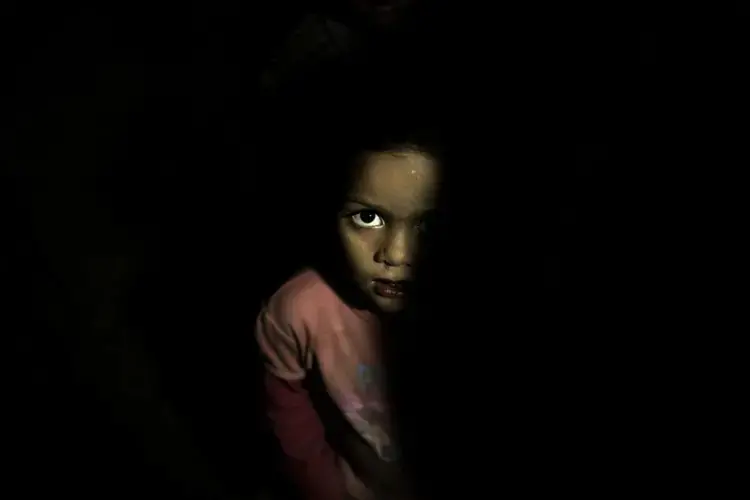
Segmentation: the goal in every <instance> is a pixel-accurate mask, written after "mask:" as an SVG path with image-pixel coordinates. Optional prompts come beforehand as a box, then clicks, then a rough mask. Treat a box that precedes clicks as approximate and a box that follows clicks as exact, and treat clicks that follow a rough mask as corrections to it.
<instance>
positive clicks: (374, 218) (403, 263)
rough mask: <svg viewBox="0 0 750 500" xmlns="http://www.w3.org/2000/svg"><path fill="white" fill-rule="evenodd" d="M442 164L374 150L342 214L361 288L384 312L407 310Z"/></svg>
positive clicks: (414, 153)
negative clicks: (415, 266)
mask: <svg viewBox="0 0 750 500" xmlns="http://www.w3.org/2000/svg"><path fill="white" fill-rule="evenodd" d="M438 177H439V172H438V167H437V164H436V162H435V160H433V159H432V158H431V157H430V156H429V155H426V154H423V153H420V152H418V151H410V150H404V151H392V152H377V153H371V154H369V155H368V157H367V158H366V161H364V162H363V164H362V166H361V167H360V168H359V169H358V171H357V175H355V177H354V181H353V183H352V186H351V189H350V190H349V192H348V194H347V198H346V202H345V204H344V206H343V208H342V210H341V211H340V212H339V218H338V232H339V236H340V238H341V243H342V245H343V248H344V253H345V255H346V258H347V261H348V264H349V267H350V269H351V270H352V272H353V275H354V280H355V282H356V285H357V287H358V288H359V289H360V290H361V291H362V292H364V294H365V295H366V296H367V297H368V298H369V299H370V301H371V302H372V303H374V304H375V305H376V306H377V308H378V309H380V310H381V311H382V312H385V313H393V312H398V311H400V310H401V309H403V307H404V305H405V300H406V299H407V297H408V292H409V289H410V283H411V282H412V280H413V279H414V274H413V272H414V264H415V259H416V257H417V251H418V244H419V241H420V235H421V233H422V232H423V231H424V229H425V224H426V220H427V218H428V217H429V216H430V213H431V212H432V211H433V210H434V204H435V198H436V194H437V187H438V181H439V179H438Z"/></svg>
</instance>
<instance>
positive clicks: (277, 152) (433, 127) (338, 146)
mask: <svg viewBox="0 0 750 500" xmlns="http://www.w3.org/2000/svg"><path fill="white" fill-rule="evenodd" d="M394 57H395V56H394ZM394 57H391V58H386V57H384V56H383V55H381V56H380V57H378V58H361V59H358V60H356V61H338V62H337V63H336V64H335V65H330V66H328V67H325V68H319V74H318V75H317V76H316V77H314V78H313V77H311V78H309V79H307V80H306V81H305V82H303V83H304V84H303V85H300V86H298V87H294V88H290V89H285V91H284V92H283V93H280V94H279V95H277V96H275V98H274V100H273V101H271V102H269V103H268V108H267V114H266V119H265V120H264V122H265V126H264V131H265V138H264V140H263V141H262V143H263V146H264V148H265V149H266V150H267V151H269V152H270V153H271V154H270V155H268V160H269V163H270V166H271V170H272V171H271V175H270V177H271V178H272V179H274V180H273V181H272V182H273V183H278V184H277V185H278V186H279V187H280V188H281V189H283V196H284V197H285V198H287V199H293V200H295V202H294V203H295V205H297V206H300V207H304V210H305V213H306V218H307V219H308V220H313V219H314V221H315V222H314V223H313V224H310V225H309V226H310V227H304V228H296V229H295V231H296V232H300V231H301V232H305V231H307V232H309V234H307V233H305V234H300V238H299V240H300V241H305V242H309V241H314V243H313V246H314V247H315V248H314V252H312V253H315V254H317V256H316V260H317V259H318V258H319V257H320V256H321V255H323V256H325V255H330V256H333V254H334V252H333V250H332V248H330V247H328V245H319V243H320V242H321V240H324V239H325V238H321V237H320V236H321V235H320V233H319V231H320V229H321V225H322V226H325V227H326V228H327V229H331V230H333V228H332V227H330V226H329V223H330V224H333V223H335V217H334V215H335V213H336V211H337V210H339V209H340V208H341V203H342V201H343V196H344V195H345V194H346V192H347V191H348V188H349V187H350V182H351V180H352V174H353V173H354V172H356V168H357V167H358V166H360V164H361V161H362V159H363V158H364V157H365V155H366V154H367V153H369V152H382V151H389V150H404V149H412V150H417V151H420V152H423V153H425V154H428V155H430V156H431V157H433V158H435V159H436V160H438V161H439V162H440V163H441V164H444V161H443V160H444V144H445V141H444V137H443V134H442V129H443V126H442V125H443V123H442V116H441V115H442V113H441V111H442V106H441V103H440V101H438V100H435V98H438V99H439V98H440V97H441V96H439V94H438V95H436V93H433V89H432V88H431V87H430V85H429V83H428V82H429V81H430V77H429V72H426V71H423V68H420V67H419V66H417V65H412V64H410V63H409V62H408V61H397V60H396V59H394ZM331 240H332V243H333V242H335V238H331ZM311 255H312V254H311Z"/></svg>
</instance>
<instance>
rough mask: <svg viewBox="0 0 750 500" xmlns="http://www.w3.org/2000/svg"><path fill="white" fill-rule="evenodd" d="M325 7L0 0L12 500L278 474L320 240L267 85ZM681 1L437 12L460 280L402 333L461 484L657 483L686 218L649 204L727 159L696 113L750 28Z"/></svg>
mask: <svg viewBox="0 0 750 500" xmlns="http://www.w3.org/2000/svg"><path fill="white" fill-rule="evenodd" d="M446 5H447V4H446ZM313 8H315V6H314V5H313V6H310V5H307V4H305V5H298V4H295V3H294V2H268V3H267V5H266V4H265V3H263V2H233V1H214V2H191V3H185V2H181V3H177V2H151V3H148V4H146V3H138V2H135V3H133V2H129V3H124V2H109V3H108V4H107V6H106V7H105V6H97V7H86V6H83V5H77V6H76V5H73V4H70V3H68V4H67V5H65V6H62V5H60V6H47V5H44V6H42V5H41V4H39V5H35V4H33V3H29V2H26V3H20V2H19V3H15V4H11V6H10V8H9V9H8V10H6V12H5V13H4V14H3V17H2V22H3V33H5V34H7V38H8V41H7V42H6V43H5V46H4V49H5V50H4V53H6V54H7V59H6V60H5V61H4V63H3V64H4V66H5V67H6V69H7V70H9V71H8V72H7V75H8V76H7V80H9V81H10V82H11V83H12V84H13V85H14V87H15V92H14V93H12V94H10V95H8V96H7V97H8V98H7V103H6V104H5V106H4V111H3V115H4V116H3V121H5V120H7V127H5V132H3V139H4V141H3V142H6V140H7V146H4V147H3V157H4V158H6V157H7V161H6V160H5V159H4V160H3V171H2V180H1V184H0V199H2V204H3V213H4V214H5V215H6V217H3V226H4V233H5V235H6V238H4V241H5V243H4V246H3V251H2V258H3V260H2V269H1V271H2V273H3V278H2V284H3V285H4V288H6V293H7V294H6V299H5V300H4V303H5V304H6V307H5V308H4V313H3V324H2V326H1V328H2V331H3V333H4V338H5V339H6V343H7V344H8V346H9V347H10V348H9V349H4V352H5V353H6V355H7V356H8V358H9V359H8V363H5V364H6V366H8V367H9V368H10V370H9V374H8V376H7V377H6V381H7V382H8V384H7V385H8V389H7V390H6V393H5V398H4V403H3V407H4V409H5V413H6V415H7V416H9V417H10V419H9V421H8V423H6V424H5V436H4V438H3V439H4V441H3V442H4V445H3V448H4V451H6V453H7V454H8V455H9V458H10V461H9V462H8V463H10V464H11V466H10V469H7V466H6V470H9V471H10V472H11V474H10V476H11V477H10V482H9V483H8V485H7V487H8V488H9V489H10V490H12V491H16V492H18V493H15V494H13V495H12V497H14V498H26V497H29V498H31V497H39V496H42V495H44V494H48V493H49V492H54V493H55V494H69V495H73V496H77V497H79V498H81V497H92V498H93V497H102V496H103V497H106V498H131V497H134V496H143V495H148V496H151V495H153V496H161V497H170V498H178V497H181V498H227V497H243V498H244V497H253V496H254V495H256V494H257V493H258V492H259V491H260V490H262V489H267V488H268V485H269V483H271V482H273V478H274V475H273V474H272V470H271V467H270V465H269V461H268V460H267V457H268V452H267V449H268V448H267V447H268V446H269V441H268V439H267V437H266V436H265V434H264V433H263V432H262V426H261V424H260V420H259V416H258V413H257V411H256V409H257V404H256V403H257V398H258V390H257V385H256V384H257V369H258V365H257V362H256V360H255V357H254V356H255V353H254V347H253V342H252V324H253V320H254V317H255V314H256V312H257V309H258V307H259V304H260V301H261V300H262V298H263V297H264V296H266V295H267V294H268V293H269V292H270V291H272V290H273V289H274V287H275V286H277V285H278V283H280V282H281V281H282V280H283V279H284V278H285V277H286V276H287V275H288V274H289V273H290V272H292V271H293V270H294V269H295V268H296V267H297V266H298V265H299V263H300V262H302V260H301V259H302V258H303V255H299V256H293V257H287V254H286V253H285V252H282V251H281V250H280V249H281V248H283V249H285V250H288V249H289V248H290V247H292V248H293V247H294V245H295V244H296V243H295V242H296V240H295V237H294V234H290V233H289V232H288V231H286V230H284V229H281V228H282V227H283V226H281V224H283V223H284V221H285V220H286V219H285V217H286V216H287V214H289V213H291V214H292V216H294V213H295V210H297V207H294V206H293V203H292V202H289V201H288V200H287V197H286V196H284V191H285V188H286V187H287V186H285V185H283V184H282V183H280V182H278V179H279V174H278V172H276V173H274V172H269V171H268V170H267V167H264V165H265V163H264V159H265V157H264V154H263V152H262V148H261V147H260V146H261V144H259V142H260V140H259V137H262V134H260V133H259V130H262V127H263V115H262V110H263V106H262V104H263V94H262V93H261V92H260V90H259V85H258V81H259V79H260V74H261V71H262V69H263V68H264V64H266V62H267V61H268V59H269V57H270V55H271V54H273V53H274V50H275V48H276V47H278V46H279V45H280V44H282V41H283V40H284V38H285V37H286V36H287V35H288V33H289V32H290V31H291V30H292V29H293V27H294V26H295V24H296V23H297V22H298V20H299V19H300V17H301V16H302V15H303V14H304V13H305V12H306V11H309V10H310V9H313ZM685 9H686V8H683V10H669V9H667V8H662V9H654V8H653V7H649V8H646V7H643V8H642V7H640V6H639V7H638V8H635V7H633V8H631V9H629V10H625V9H619V8H615V7H607V8H602V7H595V6H593V5H585V4H580V5H578V6H574V7H569V6H566V7H565V8H563V7H559V6H545V5H543V4H539V5H535V7H533V8H532V7H527V8H524V9H521V8H516V9H509V8H505V9H504V10H501V11H498V12H495V13H493V14H492V15H490V14H487V15H480V13H478V12H475V11H472V10H470V7H469V6H463V7H462V8H458V7H452V6H447V7H444V9H443V10H442V11H440V12H442V13H443V16H442V17H440V16H438V15H435V16H434V17H431V18H429V19H426V20H424V23H425V24H428V21H429V23H432V25H431V26H433V29H432V34H431V35H430V36H433V37H434V38H432V39H422V40H419V41H418V42H419V43H420V44H421V45H423V46H427V47H430V53H431V54H432V55H431V56H430V57H433V58H434V59H435V60H437V61H439V63H440V64H441V65H442V68H443V69H442V73H441V74H442V75H443V76H444V78H443V79H442V81H441V82H440V85H439V86H436V89H435V90H439V91H440V92H444V94H445V107H446V113H454V116H455V119H454V120H452V121H453V123H454V127H453V128H452V132H454V134H453V137H454V139H453V141H454V142H453V151H454V152H457V153H456V156H457V157H459V161H460V162H461V163H462V165H465V168H462V169H461V170H460V172H459V173H456V174H455V175H454V176H453V177H452V179H451V186H450V189H449V194H447V195H446V196H449V197H450V198H449V199H447V201H445V203H447V204H448V206H451V208H452V214H453V215H452V218H451V222H450V223H449V224H448V230H447V232H446V233H445V234H447V235H449V236H444V238H445V243H446V244H445V245H444V247H443V248H444V250H443V251H442V253H441V252H438V253H437V254H436V255H434V256H433V257H432V260H430V261H428V262H427V263H426V264H425V269H426V270H428V271H424V273H425V274H430V275H431V276H432V277H433V279H432V281H429V280H428V281H429V282H430V283H431V284H432V285H437V286H433V287H432V288H430V290H428V291H426V292H425V293H423V294H422V300H421V302H420V303H419V304H418V306H417V307H416V309H415V317H416V319H415V320H414V323H413V324H409V325H407V327H406V328H408V330H409V331H413V332H419V335H417V334H414V335H412V336H411V337H409V339H408V340H404V341H403V342H401V344H399V346H398V352H399V353H401V354H404V353H407V354H408V355H407V356H403V359H406V360H407V361H405V362H404V361H402V362H398V361H394V362H393V363H394V364H397V365H398V364H399V363H400V365H399V366H395V367H394V369H395V370H400V371H399V373H402V378H401V379H400V380H403V384H402V385H401V386H400V388H399V391H397V392H399V394H400V395H399V396H398V397H397V400H398V405H401V406H398V405H397V409H399V408H400V410H399V411H400V413H399V414H404V415H407V416H410V417H411V419H410V418H404V423H403V427H404V428H405V429H408V432H407V431H405V432H407V433H408V434H409V436H410V437H409V439H408V441H409V443H410V444H408V445H407V451H409V450H411V451H409V452H410V453H411V455H410V456H411V457H412V459H411V461H412V462H413V463H414V464H415V465H414V467H415V470H416V471H417V472H418V474H417V477H418V479H420V481H421V482H423V483H424V484H433V485H437V486H435V487H436V488H438V490H437V491H440V488H443V487H445V488H448V487H455V488H457V490H456V491H457V492H458V494H463V493H465V494H467V495H468V496H482V495H481V494H484V492H485V491H486V487H487V488H498V489H502V488H504V487H505V488H512V487H513V488H515V487H524V485H535V487H537V488H540V489H545V488H553V489H554V488H555V487H556V486H555V485H563V486H565V487H569V488H571V489H573V490H576V491H584V492H591V493H595V492H596V491H599V490H596V489H595V488H594V487H593V486H592V484H593V483H592V482H590V481H587V478H588V477H590V475H592V474H594V473H597V477H599V478H608V479H609V480H610V481H609V484H610V485H612V484H621V483H628V484H631V485H632V484H634V483H633V481H632V478H637V479H638V480H639V481H640V480H643V481H645V480H646V478H647V477H650V476H648V474H647V473H646V472H644V470H642V469H641V468H639V467H637V466H631V467H628V466H623V465H622V464H623V463H626V462H627V463H631V462H629V460H630V459H629V458H628V459H626V458H624V457H630V456H631V455H630V454H631V453H635V452H636V450H635V448H637V446H636V445H635V444H633V443H638V444H639V445H640V444H644V445H645V441H646V440H645V438H643V436H644V435H645V434H644V432H646V430H647V431H648V432H651V431H653V425H655V424H649V425H647V424H644V423H643V422H644V421H647V420H649V418H650V417H649V416H648V415H651V414H653V413H659V412H658V411H657V409H658V408H663V406H664V405H665V403H664V397H663V393H662V392H660V391H657V390H656V389H654V385H653V384H651V383H646V382H645V380H646V378H649V379H650V380H652V381H653V380H664V379H663V378H660V377H659V376H657V374H658V375H661V372H659V371H658V370H657V369H656V368H654V366H656V365H657V364H658V360H657V361H655V359H656V358H658V355H657V354H655V353H658V352H661V351H660V348H661V347H663V346H664V344H665V343H666V340H663V339H662V337H656V338H654V337H648V338H646V337H647V336H646V333H645V330H644V329H643V325H644V324H645V322H642V321H640V320H641V319H642V318H645V317H646V316H648V314H647V313H646V312H645V311H647V310H648V311H651V310H653V309H654V308H660V307H663V305H662V302H659V301H658V299H659V298H660V297H659V296H658V295H659V294H658V292H656V291H655V289H657V290H661V291H662V292H663V294H665V295H666V294H667V292H666V290H667V288H668V287H669V286H673V285H674V283H670V284H669V285H667V283H666V282H667V281H668V280H669V279H671V278H672V276H673V275H672V274H671V273H668V272H667V271H666V270H664V269H665V267H666V264H665V263H671V262H672V261H669V260H668V255H666V254H667V252H666V250H664V248H665V247H660V248H661V249H660V250H658V251H653V250H652V249H653V248H654V247H659V245H656V244H655V243H654V242H656V241H661V240H660V239H659V238H662V239H663V238H664V233H663V228H664V226H662V225H660V224H656V223H654V222H653V217H650V216H646V215H644V212H646V208H645V207H652V206H654V203H653V198H652V194H653V193H652V190H656V189H661V188H657V185H660V183H661V181H662V180H663V178H664V177H670V175H671V173H672V171H671V170H670V168H671V166H673V165H674V164H677V163H681V162H682V164H684V162H683V160H685V159H688V158H690V159H694V158H696V156H699V155H700V154H704V153H705V152H706V150H707V149H709V148H708V147H707V144H706V142H705V141H704V142H703V145H702V146H701V147H699V146H696V145H695V143H694V142H692V141H690V140H689V139H690V138H693V137H696V136H697V135H698V134H697V133H696V129H695V128H692V127H691V125H693V124H694V123H695V122H697V121H698V120H697V119H696V116H697V114H698V112H699V111H698V110H699V109H700V110H701V111H704V108H710V109H711V110H713V109H714V106H717V107H720V105H719V104H718V97H717V101H713V100H712V101H711V103H713V104H711V105H709V104H707V102H706V101H707V100H706V99H696V98H695V95H696V94H695V93H694V92H691V91H692V90H695V89H696V88H698V87H699V85H698V84H697V81H698V79H699V78H701V77H704V76H706V75H707V74H710V75H713V76H714V78H719V76H718V75H728V73H726V74H725V73H724V69H723V68H724V66H723V65H722V63H723V62H724V60H725V59H729V54H730V51H729V50H728V48H730V47H735V46H737V45H738V44H739V45H741V44H740V42H742V41H743V40H744V39H746V36H744V35H742V34H741V33H742V32H740V31H739V30H738V29H737V28H736V27H737V26H739V25H740V24H741V22H742V20H743V19H744V20H745V21H746V19H747V18H746V16H747V11H746V10H745V11H744V12H743V11H741V9H740V8H739V4H737V6H736V7H735V8H733V9H732V8H728V9H727V10H726V11H725V12H722V13H721V15H720V16H718V17H717V18H716V19H717V21H716V22H715V23H714V21H713V19H714V18H713V17H710V18H709V17H708V16H707V13H705V12H687V11H686V10H685ZM446 14H447V15H446ZM436 34H437V35H436ZM425 36H427V35H425ZM407 38H408V37H407ZM414 38H416V36H415V37H414ZM709 39H710V43H709V42H708V40H709ZM420 50H424V47H422V49H420ZM435 54H438V56H435ZM729 67H730V68H731V65H730V66H729ZM703 68H711V69H710V70H709V69H703ZM719 68H722V70H721V72H720V71H719ZM730 71H731V70H730ZM727 80H729V81H732V80H731V78H728V77H727ZM714 88H715V87H714V86H711V87H710V89H711V90H709V87H705V88H704V92H705V93H711V91H712V90H713V89H714ZM684 94H685V95H684ZM701 95H702V94H701ZM691 96H692V97H691ZM709 100H710V99H709ZM666 165H669V166H670V168H667V167H666ZM300 168H301V167H300ZM309 168H316V169H322V168H324V167H322V166H317V165H316V166H310V167H309ZM308 174H309V172H308ZM665 174H666V175H665ZM321 175H323V174H321ZM303 177H305V176H303ZM489 179H492V181H489ZM282 198H283V199H284V201H283V203H282V202H279V201H277V200H280V199H282ZM290 205H292V206H290ZM653 213H656V212H652V214H653ZM663 213H664V212H659V214H663ZM282 214H283V215H282ZM300 217H304V216H303V215H300ZM654 217H656V216H654ZM659 217H661V215H660V216H659ZM644 221H648V223H644ZM669 227H671V226H669ZM636 234H637V235H638V236H634V235H636ZM644 234H647V235H649V237H644ZM651 236H654V237H655V238H656V239H654V238H651ZM300 253H301V252H300ZM662 253H663V254H665V255H662ZM655 255H656V256H657V257H655ZM655 261H658V263H661V264H665V266H658V268H659V269H660V270H661V271H660V272H659V273H657V274H656V277H654V275H653V274H649V273H647V272H646V271H645V270H646V269H654V268H655V267H654V266H655V265H656V264H655ZM647 275H648V279H650V280H652V281H651V282H652V283H653V286H651V287H649V288H648V293H644V292H643V290H644V287H643V286H642V285H639V284H638V283H637V281H638V279H640V278H644V279H645V278H646V277H647ZM441 290H442V291H443V292H445V291H449V292H446V293H443V292H441ZM632 290H639V291H640V292H639V293H637V294H636V293H632ZM651 299H657V300H654V301H652V300H651ZM434 311H440V313H435V312H434ZM498 311H500V312H498ZM503 311H505V312H503ZM540 311H543V312H540ZM649 324H652V323H649ZM634 325H635V328H630V327H631V326H634ZM602 332H607V334H606V335H603V334H602ZM633 332H635V333H633ZM456 339H459V340H458V341H457V340H456ZM634 366H637V367H640V368H638V369H634ZM646 373H647V374H648V375H649V376H648V377H647V376H646V375H644V374H646ZM657 385H658V384H657ZM399 398H400V399H399ZM623 408H625V410H623ZM646 408H648V409H649V410H648V411H646ZM649 412H650V413H649ZM623 415H628V417H627V418H626V417H625V416H623ZM649 421H650V422H652V423H653V422H654V421H658V422H659V425H661V424H664V425H667V426H668V425H669V422H667V420H666V417H665V420H664V421H662V420H658V419H655V420H654V419H651V420H649ZM623 428H625V429H628V432H623V431H622V430H621V429H623ZM644 429H645V430H644ZM641 431H643V432H641ZM639 439H640V440H639ZM641 440H642V441H643V442H642V441H641ZM625 443H628V445H627V446H626V445H625ZM660 443H661V442H660ZM652 444H653V443H652ZM670 446H671V445H670ZM670 446H668V445H666V444H664V443H661V444H660V445H659V446H657V447H656V450H657V452H658V451H659V450H662V451H663V450H665V449H667V448H670ZM447 450H453V451H447ZM613 450H618V451H613ZM657 452H653V453H647V452H644V451H639V452H638V453H641V454H642V456H648V457H649V460H652V461H653V460H656V459H654V456H655V454H656V455H658V453H657ZM665 453H666V452H665ZM572 457H573V458H572ZM613 460H614V462H613ZM621 462H622V463H621ZM614 463H616V465H612V466H611V467H606V466H605V465H603V464H614ZM638 463H642V462H638ZM649 463H650V462H649ZM461 467H464V468H465V467H469V471H468V472H463V470H464V469H463V468H461ZM459 470H460V471H461V472H459ZM649 470H650V469H649ZM500 471H506V472H507V474H506V475H505V476H498V477H500V478H501V479H499V480H496V479H495V475H497V474H500ZM582 471H585V472H582ZM592 471H593V472H592ZM552 472H553V473H552ZM539 475H544V476H545V477H547V478H551V479H549V481H546V482H541V483H540V482H538V481H536V478H537V477H538V476H539ZM435 477H440V478H441V479H442V481H443V482H444V483H445V484H443V482H435V481H434V478H435ZM503 478H504V479H503ZM636 483H637V482H636ZM583 484H585V485H587V486H588V488H589V489H588V490H587V489H585V488H583V489H582V485H583ZM597 484H598V483H597ZM637 484H640V483H637ZM536 485H538V486H536ZM492 493H494V492H492Z"/></svg>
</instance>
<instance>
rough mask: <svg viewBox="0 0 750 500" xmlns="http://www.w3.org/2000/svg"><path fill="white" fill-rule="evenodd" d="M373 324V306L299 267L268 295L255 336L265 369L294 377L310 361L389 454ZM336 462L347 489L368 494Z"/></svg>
mask: <svg viewBox="0 0 750 500" xmlns="http://www.w3.org/2000/svg"><path fill="white" fill-rule="evenodd" d="M379 326H380V324H379V321H378V320H377V318H376V317H375V316H374V315H373V314H372V313H370V312H368V311H364V310H358V309H354V308H352V307H350V306H349V305H347V304H346V303H345V302H344V301H343V300H341V298H340V297H339V296H338V295H337V294H336V292H334V291H333V290H332V289H331V288H330V286H328V284H327V283H326V282H325V281H324V280H323V279H322V278H321V276H320V275H319V274H318V273H316V272H315V271H312V270H306V271H303V272H302V273H300V274H298V275H297V276H295V277H293V278H292V279H291V280H289V281H288V282H287V283H286V284H284V285H283V286H282V287H281V288H280V289H279V290H278V291H277V292H276V293H275V294H274V295H273V296H272V297H271V299H270V300H269V301H268V303H267V304H266V306H265V307H264V308H263V310H262V311H261V314H260V315H259V317H258V322H257V326H256V336H257V339H258V343H259V345H260V349H261V353H262V355H263V357H264V362H265V367H266V370H267V371H268V372H269V373H270V374H271V375H273V376H276V377H278V378H280V379H282V380H286V381H290V382H296V381H301V380H304V379H305V378H306V377H308V375H309V374H310V373H311V370H313V369H314V367H317V369H318V370H319V374H320V376H321V379H322V381H323V384H324V386H325V390H326V392H327V393H328V394H329V395H330V397H331V399H332V400H333V402H334V403H335V405H336V406H337V407H338V408H339V409H340V410H341V413H342V414H343V416H344V417H345V418H346V420H348V422H349V423H350V424H351V426H352V427H353V428H354V429H355V430H356V432H358V433H359V435H360V436H361V437H362V438H363V439H364V440H365V441H366V442H367V443H369V445H370V446H371V447H372V448H373V450H375V452H376V453H377V454H378V456H379V457H380V458H381V459H383V460H386V461H388V460H392V459H393V458H394V456H393V454H394V451H395V447H394V443H393V442H392V440H391V432H390V425H389V420H388V411H387V407H386V402H385V398H384V394H383V390H384V386H383V379H382V373H381V370H380V364H381V363H380V356H379V340H380V339H379V335H380V328H379ZM323 424H324V426H325V425H326V422H323ZM340 467H341V470H342V472H343V474H344V476H345V480H346V484H347V490H348V491H349V493H350V494H351V495H353V496H354V497H355V498H362V499H366V498H370V497H371V494H370V492H369V491H368V490H367V489H366V488H365V487H364V486H363V484H362V483H361V482H360V481H359V480H358V479H357V478H356V477H355V475H354V474H353V473H352V471H351V469H350V468H349V466H348V464H347V463H346V462H345V461H343V460H341V462H340Z"/></svg>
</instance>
